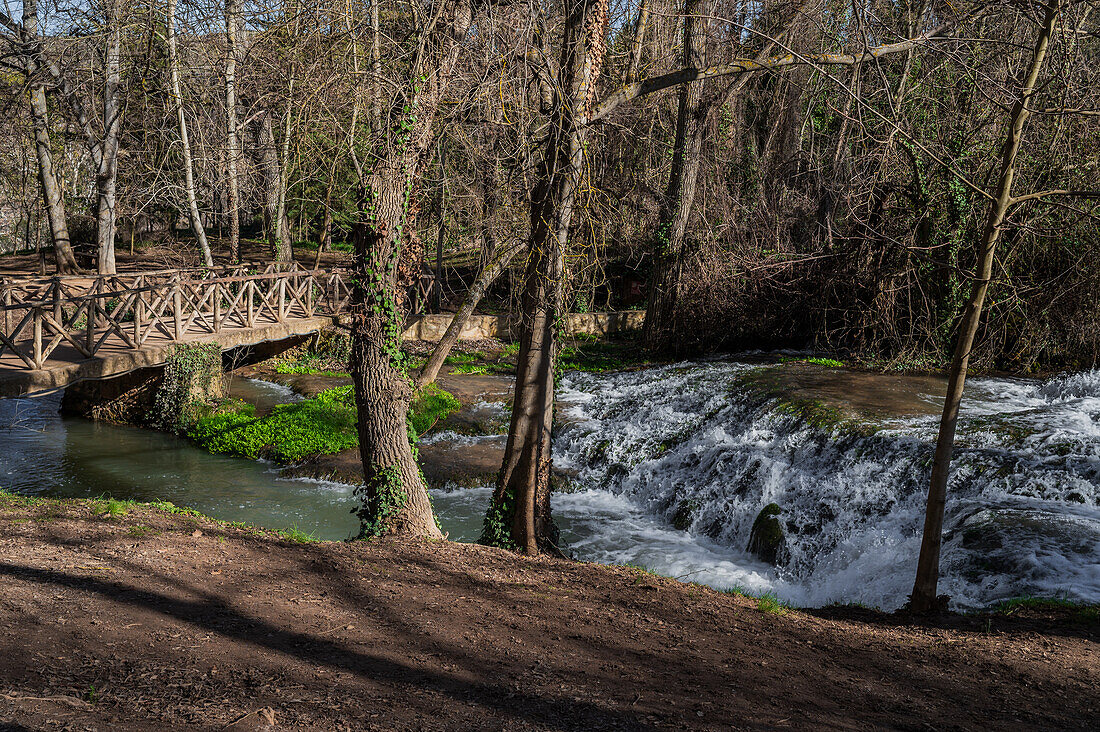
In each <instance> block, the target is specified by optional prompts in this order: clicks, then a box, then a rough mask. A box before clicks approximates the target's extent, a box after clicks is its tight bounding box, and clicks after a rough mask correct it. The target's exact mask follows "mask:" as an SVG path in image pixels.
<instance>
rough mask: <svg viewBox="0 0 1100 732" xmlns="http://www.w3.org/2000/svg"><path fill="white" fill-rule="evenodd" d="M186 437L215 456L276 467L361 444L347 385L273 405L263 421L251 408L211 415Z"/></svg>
mask: <svg viewBox="0 0 1100 732" xmlns="http://www.w3.org/2000/svg"><path fill="white" fill-rule="evenodd" d="M187 435H188V437H190V438H191V439H192V440H194V441H195V442H196V443H197V444H198V445H200V446H201V447H202V448H204V449H206V450H208V451H210V452H213V453H225V454H230V455H241V456H244V457H249V458H258V457H265V458H270V459H273V460H278V461H280V462H295V461H298V460H301V459H303V458H305V457H308V456H311V455H327V454H331V453H334V452H340V451H341V450H344V449H347V448H349V447H355V446H356V445H357V444H359V436H358V434H357V433H356V428H355V403H354V397H353V394H352V387H350V386H344V387H337V388H335V389H329V390H327V391H323V392H321V393H320V394H318V395H317V396H316V397H314V398H312V399H305V400H303V401H300V402H294V403H291V404H280V405H277V406H276V407H275V409H274V410H273V411H272V412H271V414H269V415H267V416H266V417H256V416H255V410H250V409H242V410H240V411H235V412H222V413H219V414H214V415H211V416H209V417H205V418H202V419H200V420H198V421H197V422H196V423H195V424H194V425H193V426H192V427H191V429H190V430H188V433H187Z"/></svg>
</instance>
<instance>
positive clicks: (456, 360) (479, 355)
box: [443, 351, 489, 366]
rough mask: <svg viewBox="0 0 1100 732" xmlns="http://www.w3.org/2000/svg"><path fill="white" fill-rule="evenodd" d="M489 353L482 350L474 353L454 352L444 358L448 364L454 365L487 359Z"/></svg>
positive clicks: (444, 361)
mask: <svg viewBox="0 0 1100 732" xmlns="http://www.w3.org/2000/svg"><path fill="white" fill-rule="evenodd" d="M488 359H489V354H487V353H483V352H481V351H474V352H472V353H452V354H451V355H450V356H447V358H445V359H444V360H443V363H445V364H447V365H448V366H454V365H456V364H471V363H477V362H478V361H487V360H488Z"/></svg>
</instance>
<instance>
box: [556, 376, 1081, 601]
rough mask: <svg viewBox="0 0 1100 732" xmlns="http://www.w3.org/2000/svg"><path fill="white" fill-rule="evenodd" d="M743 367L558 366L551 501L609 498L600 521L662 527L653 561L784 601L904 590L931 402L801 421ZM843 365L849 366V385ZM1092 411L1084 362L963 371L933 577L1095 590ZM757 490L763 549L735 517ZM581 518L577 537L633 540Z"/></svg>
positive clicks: (982, 589)
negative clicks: (856, 416) (909, 412)
mask: <svg viewBox="0 0 1100 732" xmlns="http://www.w3.org/2000/svg"><path fill="white" fill-rule="evenodd" d="M758 368H760V367H759V366H752V365H749V364H745V363H730V362H712V363H702V364H681V365H677V366H667V367H662V368H656V369H648V370H645V371H633V372H619V373H608V374H589V373H571V374H568V375H566V376H565V378H564V379H563V380H562V389H561V400H562V417H563V419H561V420H559V421H560V423H561V425H560V426H559V428H558V430H557V433H556V435H555V442H554V446H555V447H554V449H555V455H554V457H555V465H556V466H557V467H558V468H561V469H565V470H566V471H567V472H569V473H570V474H571V475H572V476H573V488H574V489H575V491H576V492H575V493H571V494H567V495H562V496H559V497H557V498H556V499H555V500H556V504H555V510H556V511H557V512H559V513H564V514H565V515H566V517H567V518H568V517H570V516H572V515H573V514H576V513H577V512H583V511H589V512H591V513H592V514H593V515H597V514H599V512H600V511H601V510H604V509H607V507H608V506H609V505H610V504H611V503H614V502H619V504H620V505H619V508H618V513H617V514H616V513H615V512H611V513H609V514H608V515H607V516H606V518H607V519H608V522H609V527H608V529H607V530H608V531H611V530H615V531H622V530H624V528H626V527H623V526H617V525H615V526H613V524H615V523H616V521H615V519H614V516H616V515H618V516H624V515H637V516H645V517H649V518H650V519H651V522H650V525H649V526H648V528H647V529H646V530H645V531H646V532H648V539H649V540H651V541H656V542H657V543H658V544H660V543H662V542H669V543H668V544H667V546H666V550H665V551H664V553H662V552H650V553H649V554H648V559H649V561H650V563H651V568H653V569H655V570H657V571H662V572H665V573H670V574H674V575H677V576H679V575H685V574H687V575H690V576H691V577H692V578H694V579H699V580H700V581H705V582H707V583H708V584H713V585H716V586H721V585H723V584H730V585H735V584H740V585H743V586H744V587H745V588H746V589H749V590H753V591H757V592H759V591H773V592H775V593H776V594H778V595H779V596H780V597H781V598H783V599H786V600H788V601H791V602H794V603H796V604H800V605H823V604H828V603H833V602H861V603H865V604H867V605H872V606H878V607H882V608H884V609H893V608H896V607H898V606H900V605H902V604H904V602H905V599H906V597H907V595H908V593H909V592H910V590H911V587H912V581H913V574H914V572H915V567H916V557H917V552H918V550H919V546H920V531H921V527H922V524H923V516H924V513H923V512H924V501H925V496H926V491H927V486H928V480H929V471H930V464H931V457H932V451H933V445H934V441H935V435H936V428H937V425H938V420H937V418H936V417H934V416H927V415H926V416H918V417H895V418H887V419H880V420H878V421H877V422H875V423H873V424H871V425H862V426H861V427H860V428H859V429H853V428H852V426H851V425H850V424H844V423H840V424H838V425H836V426H833V425H830V424H828V423H824V424H823V423H821V421H820V420H810V421H812V422H815V424H816V425H817V426H814V425H811V424H810V423H809V422H808V421H807V420H806V419H804V418H803V416H802V415H800V414H799V413H798V412H799V410H798V409H791V408H790V407H791V405H790V403H789V402H787V403H785V402H782V401H780V400H778V399H776V398H773V397H769V396H767V395H766V394H764V393H762V392H761V390H759V389H757V388H754V387H752V386H751V385H749V384H748V383H746V379H744V378H743V377H744V376H746V375H747V374H750V373H751V372H752V371H753V370H754V369H758ZM860 376H861V375H860V374H855V373H853V374H852V375H851V378H852V388H853V389H858V388H860V386H859V378H860ZM794 396H798V397H804V396H806V395H805V394H796V395H794ZM810 396H812V394H811V395H810ZM925 396H926V398H927V400H928V401H929V402H931V403H934V402H935V397H933V396H931V395H925ZM1097 419H1100V374H1098V373H1097V372H1092V373H1086V374H1076V375H1072V376H1069V377H1064V378H1059V379H1054V380H1051V381H1048V382H1046V383H1039V382H1034V381H1025V380H1011V379H975V380H973V388H969V389H968V391H967V396H966V399H965V400H964V403H963V419H962V420H961V422H960V430H959V432H960V434H959V439H958V442H957V449H956V453H955V460H954V463H953V470H952V477H951V481H950V485H949V493H948V506H947V516H946V522H945V544H944V548H943V558H942V580H941V585H940V588H941V589H940V591H941V592H943V593H946V594H949V595H951V597H952V604H953V606H954V607H956V608H972V607H980V606H984V605H988V604H989V603H991V602H995V601H997V600H999V599H1004V598H1007V597H1012V596H1019V595H1025V594H1032V595H1045V596H1050V595H1057V596H1065V597H1069V598H1073V599H1079V600H1086V601H1091V602H1096V601H1100V508H1098V500H1100V491H1098V490H1097V486H1098V484H1100V429H1098V428H1097ZM772 503H774V504H776V505H777V506H778V507H779V508H780V513H779V515H778V517H777V518H778V520H779V522H780V525H781V527H782V530H783V539H782V543H781V545H780V546H779V548H778V553H777V557H776V566H774V567H773V566H770V565H765V564H763V563H762V562H760V561H759V560H758V559H757V558H754V557H752V556H751V555H750V554H749V553H748V552H747V546H748V543H749V535H750V532H751V530H752V526H753V522H754V521H755V519H756V517H757V516H758V514H759V513H760V511H761V509H763V508H764V507H765V506H767V505H769V504H772ZM573 518H574V520H576V517H575V516H574V517H573ZM587 523H588V526H587V527H586V530H587V531H589V532H591V533H590V535H589V536H587V537H578V538H579V539H580V546H579V547H578V554H579V555H585V554H587V555H588V557H587V558H598V559H600V560H601V561H616V560H617V559H618V560H629V558H630V556H635V555H631V554H630V552H629V549H628V547H627V546H626V545H625V544H624V543H622V542H615V541H613V540H612V539H611V537H603V536H602V533H603V532H602V531H601V529H600V528H599V526H598V525H596V524H597V522H595V521H589V522H587ZM633 530H635V531H637V530H638V529H637V527H635V528H634V529H633ZM643 533H645V532H643ZM677 539H679V540H678V541H677ZM646 540H647V538H646V537H645V536H636V537H635V541H642V542H644V541H646ZM678 546H679V547H680V548H677V547H678Z"/></svg>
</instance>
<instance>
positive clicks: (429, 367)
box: [416, 244, 523, 389]
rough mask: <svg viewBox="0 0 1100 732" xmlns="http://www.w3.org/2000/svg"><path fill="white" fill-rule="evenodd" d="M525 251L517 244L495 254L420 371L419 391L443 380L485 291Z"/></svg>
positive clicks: (483, 268) (468, 292) (418, 377)
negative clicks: (445, 365)
mask: <svg viewBox="0 0 1100 732" xmlns="http://www.w3.org/2000/svg"><path fill="white" fill-rule="evenodd" d="M522 249H523V245H522V244H516V245H514V246H512V247H509V248H507V249H504V250H502V251H499V252H497V253H495V254H494V256H493V258H492V259H490V260H489V261H488V262H487V263H486V265H485V266H484V267H482V269H481V272H479V273H478V275H477V279H476V280H474V284H473V285H472V286H471V287H470V289H469V290H467V291H466V296H465V297H464V298H463V299H462V304H461V305H460V306H459V308H458V312H457V313H455V316H454V317H453V318H451V322H450V324H449V325H448V326H447V330H446V332H444V333H443V337H442V338H440V339H439V343H437V344H436V346H435V349H434V350H433V351H432V355H431V356H429V357H428V361H427V363H425V364H424V367H423V368H422V369H420V374H419V376H417V379H416V385H417V387H418V388H421V389H423V388H424V387H425V386H427V385H428V384H430V383H432V382H433V381H435V380H436V377H438V376H439V370H440V369H441V368H443V362H444V361H446V360H447V356H448V355H449V354H450V353H451V349H452V348H454V345H455V343H457V342H458V338H459V336H460V335H462V329H463V328H465V327H466V323H467V321H469V319H470V316H471V315H473V313H474V310H476V309H477V305H478V303H480V302H481V298H483V297H484V296H485V291H486V290H488V289H489V287H490V286H491V285H492V284H493V283H494V282H496V279H497V277H499V276H500V274H501V273H502V272H504V270H505V269H506V268H507V267H508V264H509V263H510V262H511V261H512V259H513V258H514V257H515V256H516V254H518V253H519V252H520V250H522Z"/></svg>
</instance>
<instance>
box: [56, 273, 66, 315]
mask: <svg viewBox="0 0 1100 732" xmlns="http://www.w3.org/2000/svg"><path fill="white" fill-rule="evenodd" d="M63 316H64V313H62V312H61V278H60V277H54V278H53V319H54V320H56V321H57V322H58V323H61V324H62V325H64V324H65V320H64V318H63Z"/></svg>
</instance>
